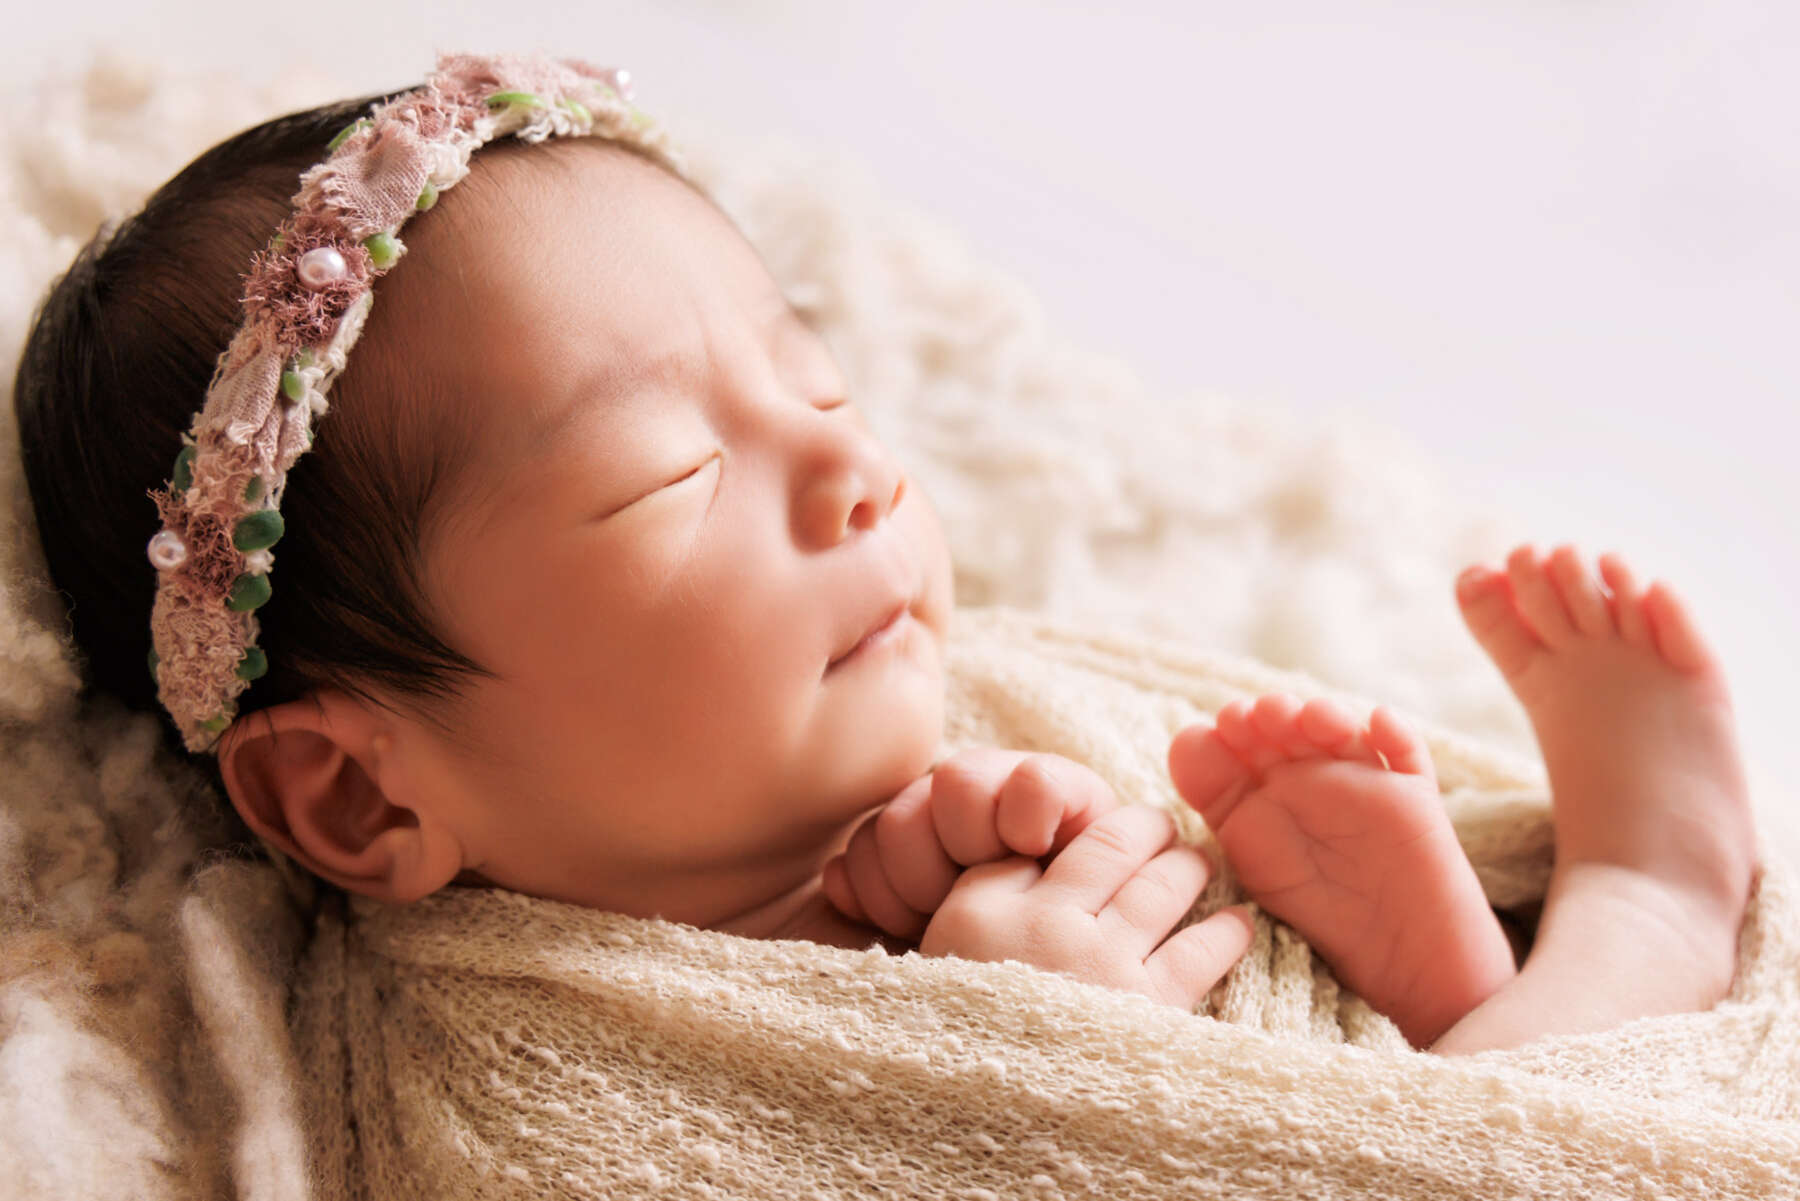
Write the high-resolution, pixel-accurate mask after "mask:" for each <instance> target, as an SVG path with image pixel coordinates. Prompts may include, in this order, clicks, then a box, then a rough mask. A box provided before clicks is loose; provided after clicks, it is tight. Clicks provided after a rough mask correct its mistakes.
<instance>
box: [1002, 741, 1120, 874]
mask: <svg viewBox="0 0 1800 1201" xmlns="http://www.w3.org/2000/svg"><path fill="white" fill-rule="evenodd" d="M1118 807H1119V801H1118V798H1116V797H1115V796H1113V791H1112V788H1111V787H1110V786H1108V784H1107V783H1106V781H1105V780H1102V779H1101V778H1100V776H1099V775H1098V774H1097V773H1096V772H1095V771H1094V770H1093V769H1092V768H1089V767H1086V766H1084V765H1083V764H1080V763H1077V762H1075V761H1074V760H1072V759H1065V758H1063V757H1062V756H1061V755H1042V754H1034V755H1029V756H1027V757H1026V758H1025V759H1024V760H1022V761H1021V762H1020V763H1019V765H1018V766H1017V767H1015V768H1013V771H1012V774H1011V775H1010V776H1008V777H1007V778H1006V783H1005V784H1003V785H1001V788H1000V799H999V801H998V802H997V804H996V806H995V810H996V812H995V825H996V827H997V828H998V830H999V833H1000V840H1001V841H1002V842H1004V843H1005V844H1006V845H1007V847H1008V849H1010V850H1011V851H1012V852H1013V853H1014V854H1018V855H1029V856H1031V857H1032V858H1034V859H1035V858H1040V857H1042V856H1044V855H1046V854H1051V853H1054V852H1057V851H1060V850H1061V849H1062V848H1063V847H1065V846H1067V845H1068V844H1069V840H1070V839H1072V838H1074V837H1075V836H1076V835H1077V834H1079V833H1081V832H1082V831H1083V830H1085V829H1087V827H1088V826H1090V825H1091V824H1093V823H1094V822H1095V821H1097V820H1098V819H1099V818H1101V817H1102V816H1104V815H1105V814H1107V813H1110V812H1112V811H1113V810H1114V809H1117V808H1118Z"/></svg>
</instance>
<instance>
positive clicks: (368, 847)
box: [219, 690, 463, 901]
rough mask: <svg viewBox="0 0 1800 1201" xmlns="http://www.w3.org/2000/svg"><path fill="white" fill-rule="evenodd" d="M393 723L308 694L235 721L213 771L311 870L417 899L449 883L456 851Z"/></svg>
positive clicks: (378, 894)
mask: <svg viewBox="0 0 1800 1201" xmlns="http://www.w3.org/2000/svg"><path fill="white" fill-rule="evenodd" d="M397 721H398V719H396V717H395V715H394V714H392V713H390V712H387V711H386V710H383V709H379V708H377V707H375V706H372V705H369V704H366V703H365V702H363V701H362V700H360V699H358V698H356V697H352V696H350V695H348V694H347V693H343V692H339V691H335V690H321V691H319V692H315V693H310V694H308V695H307V696H303V697H301V698H299V699H298V700H293V701H286V702H283V703H282V704H279V705H273V706H270V707H269V708H267V709H259V710H257V711H256V712H254V713H250V714H246V715H245V716H244V717H242V718H239V719H238V720H237V721H235V722H233V723H232V724H231V725H230V726H229V727H228V728H227V729H226V731H225V735H224V737H223V738H222V739H221V740H220V743H219V772H220V775H221V776H222V777H223V778H224V781H225V789H226V791H227V792H228V793H229V794H230V796H231V803H232V805H233V806H234V807H236V809H237V811H238V813H239V814H240V815H241V816H242V817H243V819H244V821H245V822H246V823H247V824H248V825H249V826H250V828H251V829H252V830H255V831H256V832H257V833H258V834H260V835H261V836H262V837H263V838H264V839H266V840H267V841H268V842H269V843H270V844H272V845H273V846H275V847H277V848H279V849H280V850H282V851H283V852H285V853H286V854H287V855H289V856H290V857H291V858H293V859H294V861H295V862H297V863H299V864H300V865H301V866H303V867H305V868H306V869H307V870H308V871H311V872H313V873H315V874H316V875H319V876H322V877H324V878H325V879H327V880H330V881H331V882H332V883H334V884H337V885H339V886H340V887H343V888H346V889H349V890H350V891H351V892H358V893H362V894H364V895H365V896H371V897H375V898H378V899H380V900H384V901H416V900H418V899H419V898H420V897H424V896H428V895H430V894H431V893H434V892H436V891H437V890H438V889H440V888H442V887H443V886H444V885H446V884H448V883H449V882H450V881H451V880H453V879H455V878H456V875H457V873H458V872H459V871H460V870H461V869H462V866H463V848H462V843H461V840H460V839H459V838H458V837H457V836H456V833H455V831H454V830H453V829H452V827H451V824H450V823H449V821H448V820H446V815H444V814H441V813H439V812H438V811H437V810H436V809H435V808H433V807H431V806H429V805H426V804H424V803H422V800H421V797H420V795H419V793H420V792H421V790H420V789H419V788H417V787H416V779H415V777H414V775H413V773H411V772H409V771H408V770H407V768H406V765H405V762H404V757H402V756H398V755H395V754H394V753H393V750H394V728H395V726H396V724H397Z"/></svg>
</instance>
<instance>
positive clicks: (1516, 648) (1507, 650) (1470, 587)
mask: <svg viewBox="0 0 1800 1201" xmlns="http://www.w3.org/2000/svg"><path fill="white" fill-rule="evenodd" d="M1456 601H1457V604H1458V606H1460V608H1461V609H1462V617H1463V624H1465V625H1467V626H1468V627H1469V633H1471V634H1473V635H1475V641H1476V642H1479V643H1480V644H1481V649H1482V650H1484V651H1486V652H1487V655H1488V658H1490V659H1492V660H1493V661H1494V665H1495V666H1496V667H1498V668H1499V669H1500V671H1501V674H1503V675H1504V676H1506V678H1507V679H1509V680H1510V679H1512V678H1513V677H1514V676H1517V675H1518V674H1519V673H1520V672H1522V671H1524V670H1525V668H1526V667H1527V666H1529V665H1530V663H1531V661H1532V660H1533V659H1534V658H1536V657H1537V655H1538V654H1539V652H1541V651H1542V650H1543V649H1544V644H1543V643H1541V642H1539V641H1538V637H1537V635H1536V634H1534V633H1532V632H1531V627H1530V626H1528V625H1526V624H1525V620H1524V618H1522V617H1521V616H1520V615H1519V608H1518V606H1517V605H1515V604H1514V603H1513V595H1512V582H1511V581H1510V580H1509V579H1508V578H1507V576H1505V575H1503V574H1501V573H1500V572H1497V571H1490V570H1488V569H1487V568H1486V567H1471V568H1469V569H1468V570H1467V571H1465V572H1463V573H1462V574H1461V575H1460V576H1458V577H1457V578H1456Z"/></svg>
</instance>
